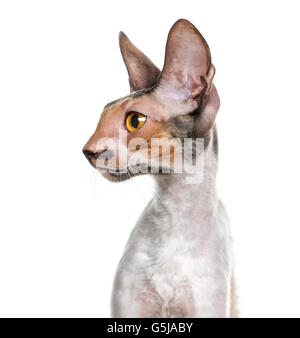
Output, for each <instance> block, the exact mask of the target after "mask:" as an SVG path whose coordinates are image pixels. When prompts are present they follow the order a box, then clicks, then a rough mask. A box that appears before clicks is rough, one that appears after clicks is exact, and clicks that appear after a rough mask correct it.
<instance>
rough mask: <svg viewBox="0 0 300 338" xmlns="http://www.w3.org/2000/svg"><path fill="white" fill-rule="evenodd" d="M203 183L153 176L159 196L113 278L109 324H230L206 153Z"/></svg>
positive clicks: (212, 162) (223, 219)
mask: <svg viewBox="0 0 300 338" xmlns="http://www.w3.org/2000/svg"><path fill="white" fill-rule="evenodd" d="M204 157H205V172H204V179H203V181H202V183H201V184H195V185H191V184H186V182H185V177H184V174H161V175H157V176H155V179H156V182H157V190H156V193H155V196H154V197H153V199H152V200H151V202H150V203H149V205H148V206H147V207H146V209H145V210H144V212H143V214H142V216H141V217H140V219H139V221H138V222H137V225H136V226H135V228H134V230H133V232H132V234H131V236H130V239H129V241H128V243H127V246H126V249H125V253H124V255H123V257H122V259H121V261H120V264H119V267H118V271H117V274H116V278H115V283H114V290H113V297H112V315H113V317H228V316H229V315H230V285H231V277H232V264H231V260H232V258H231V249H230V246H231V245H230V235H229V228H228V218H227V215H226V212H225V210H224V208H223V207H222V206H221V204H220V203H219V200H218V198H217V193H216V184H215V179H216V171H217V159H216V158H215V155H214V153H213V150H212V144H210V145H209V146H208V147H207V148H206V150H205V153H204Z"/></svg>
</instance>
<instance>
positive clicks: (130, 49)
mask: <svg viewBox="0 0 300 338" xmlns="http://www.w3.org/2000/svg"><path fill="white" fill-rule="evenodd" d="M119 42H120V49H121V53H122V57H123V60H124V62H125V65H126V68H127V71H128V75H129V84H130V91H135V90H139V89H144V88H151V87H153V86H154V85H155V84H156V82H157V80H158V77H159V75H160V70H159V69H158V68H157V67H156V66H155V65H154V64H153V63H152V62H151V60H149V59H148V58H147V56H146V55H144V54H143V53H142V52H141V51H140V50H139V49H137V48H136V47H135V46H134V45H133V44H132V43H131V41H130V40H129V39H128V37H127V36H126V35H125V34H124V33H123V32H120V35H119Z"/></svg>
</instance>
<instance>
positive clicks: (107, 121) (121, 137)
mask: <svg viewBox="0 0 300 338" xmlns="http://www.w3.org/2000/svg"><path fill="white" fill-rule="evenodd" d="M120 49H121V53H122V56H123V59H124V62H125V65H126V68H127V71H128V75H129V84H130V94H129V95H127V96H125V97H122V98H120V99H118V100H115V101H113V102H111V103H109V104H107V105H106V106H105V107H104V110H103V113H102V114H101V117H100V120H99V123H98V125H97V128H96V130H95V132H94V134H93V135H92V136H91V138H90V139H89V140H88V142H87V143H86V145H85V146H84V148H83V152H84V154H85V156H86V157H87V159H88V160H89V162H90V163H91V164H92V165H93V166H94V167H95V168H98V169H99V170H100V172H102V174H103V175H104V176H105V177H106V178H108V179H110V180H112V181H121V180H124V179H127V178H130V177H131V176H134V175H138V174H142V173H146V172H152V173H163V172H172V171H174V170H175V169H174V168H176V167H177V166H180V165H181V164H182V154H183V152H184V147H183V140H185V139H187V138H189V139H191V140H195V139H196V138H201V137H202V138H205V137H206V135H208V134H209V133H210V132H211V130H212V128H213V126H214V123H215V118H216V114H217V111H218V109H219V104H220V102H219V97H218V94H217V91H216V88H215V86H214V84H213V83H212V80H213V77H214V74H215V68H214V66H213V65H212V63H211V55H210V50H209V47H208V44H207V43H206V41H205V40H204V38H203V36H202V35H201V34H200V32H199V31H198V30H197V29H196V27H195V26H194V25H192V24H191V23H190V22H189V21H187V20H184V19H181V20H178V21H177V22H176V23H175V24H174V25H173V26H172V28H171V30H170V32H169V35H168V40H167V44H166V51H165V61H164V66H163V70H162V71H160V70H159V69H158V68H157V67H156V66H155V65H154V64H153V63H152V62H151V61H150V60H149V59H148V58H147V57H146V56H145V55H144V54H143V53H142V52H141V51H140V50H138V49H137V48H136V47H135V46H134V45H133V44H132V43H131V42H130V40H129V39H128V38H127V36H126V35H125V34H124V33H122V32H121V33H120ZM184 155H186V154H184Z"/></svg>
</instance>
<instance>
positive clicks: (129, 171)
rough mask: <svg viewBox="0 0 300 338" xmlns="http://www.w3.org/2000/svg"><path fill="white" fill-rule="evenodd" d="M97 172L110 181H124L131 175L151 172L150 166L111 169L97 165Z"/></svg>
mask: <svg viewBox="0 0 300 338" xmlns="http://www.w3.org/2000/svg"><path fill="white" fill-rule="evenodd" d="M97 169H98V170H99V172H100V173H101V174H102V175H103V176H104V177H105V178H108V179H110V180H112V181H117V182H121V181H125V180H128V179H130V178H132V177H135V176H139V175H146V174H148V173H150V172H151V168H148V167H141V166H134V167H130V166H128V167H126V168H122V169H113V168H107V167H97Z"/></svg>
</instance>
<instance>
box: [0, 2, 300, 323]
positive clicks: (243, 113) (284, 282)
mask: <svg viewBox="0 0 300 338" xmlns="http://www.w3.org/2000/svg"><path fill="white" fill-rule="evenodd" d="M297 5H298V2H297V1H274V0H273V1H261V0H260V1H253V0H252V1H247V2H246V1H212V0H210V1H204V0H203V1H202V0H197V1H188V0H186V1H174V0H173V1H154V0H152V1H151V2H149V1H118V2H117V1H1V2H0V96H1V97H0V140H1V169H0V170H1V175H0V199H1V211H0V315H1V316H26V317H27V316H39V317H44V316H53V317H62V316H67V317H73V316H76V317H77V316H85V317H87V316H92V317H106V316H109V307H110V306H109V305H110V292H111V287H112V280H113V277H114V272H115V270H116V266H117V263H118V261H119V259H120V257H121V255H122V251H123V248H124V245H125V243H126V241H127V238H128V236H129V233H130V230H131V229H132V227H133V226H134V224H135V221H136V219H137V217H138V216H139V214H140V213H141V211H142V209H143V207H144V205H145V203H146V201H147V200H148V199H149V198H150V197H151V190H152V182H151V179H150V178H149V177H140V178H138V179H135V180H134V181H129V182H125V183H121V184H113V183H110V182H108V181H105V180H104V178H102V177H101V176H100V175H99V174H97V173H96V171H94V170H93V168H92V167H90V165H89V164H88V162H87V160H86V159H85V158H84V156H83V154H82V153H81V149H82V147H83V145H84V143H85V142H86V141H87V139H88V138H89V136H90V135H91V134H92V132H93V131H94V129H95V127H96V123H97V121H98V119H99V116H100V114H101V111H102V107H103V106H104V105H105V104H106V103H107V102H108V101H111V100H113V99H116V98H118V97H120V96H123V95H125V94H127V93H128V83H127V73H126V69H125V67H124V65H123V62H122V59H121V55H120V52H119V47H118V33H119V31H120V30H123V31H124V32H125V33H126V34H127V35H128V36H129V38H130V39H131V40H132V41H133V43H135V44H136V45H137V46H138V47H139V48H140V49H141V50H143V51H144V52H145V53H146V54H147V55H148V56H149V57H150V58H151V59H152V60H153V61H154V63H156V64H157V65H158V66H159V67H161V66H162V64H163V58H164V48H165V42H166V37H167V33H168V31H169V29H170V27H171V25H172V24H173V23H174V22H175V21H176V20H177V19H179V18H182V17H183V18H186V19H189V20H190V21H192V22H193V23H194V24H195V25H196V26H197V27H198V29H199V30H200V31H201V32H202V34H203V35H204V36H205V38H206V39H207V41H208V43H209V45H210V48H211V52H212V57H213V63H214V65H215V67H216V69H217V73H216V77H215V84H216V86H217V88H218V90H219V94H220V97H221V103H222V107H221V110H220V112H219V115H218V118H217V124H218V131H219V141H220V169H219V175H218V188H219V194H220V197H221V198H222V200H223V202H224V203H225V204H226V206H227V209H228V212H229V215H230V217H231V221H232V232H233V237H234V240H235V261H236V278H237V284H238V289H239V298H240V299H239V308H240V314H241V316H244V317H251V316H255V317H256V316H258V317H273V316H276V317H278V316H300V306H299V304H300V290H299V285H300V268H299V258H300V215H299V210H300V207H299V171H300V161H299V147H298V145H299V122H300V109H299V98H300V97H299V96H300V94H299V75H300V72H299V70H300V67H299V60H300V47H299V28H300V25H299V7H298V6H297Z"/></svg>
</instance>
